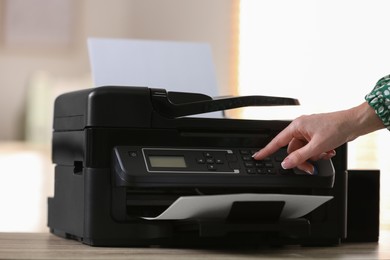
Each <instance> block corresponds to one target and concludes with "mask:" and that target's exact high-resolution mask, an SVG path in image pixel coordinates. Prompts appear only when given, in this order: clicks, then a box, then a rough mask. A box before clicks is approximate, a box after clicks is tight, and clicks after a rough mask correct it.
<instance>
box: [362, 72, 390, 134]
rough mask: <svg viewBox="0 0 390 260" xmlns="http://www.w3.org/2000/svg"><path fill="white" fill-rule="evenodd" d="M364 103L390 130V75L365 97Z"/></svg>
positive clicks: (382, 79) (381, 80)
mask: <svg viewBox="0 0 390 260" xmlns="http://www.w3.org/2000/svg"><path fill="white" fill-rule="evenodd" d="M366 101H367V102H368V104H370V106H371V107H372V108H374V109H375V112H376V114H377V115H378V116H379V118H380V119H381V120H382V122H383V124H384V125H385V126H386V128H387V129H388V130H390V75H387V76H385V77H383V78H381V79H380V80H379V81H378V82H377V83H376V85H375V87H374V89H373V90H372V91H371V92H370V93H369V94H367V95H366Z"/></svg>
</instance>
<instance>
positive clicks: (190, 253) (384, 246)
mask: <svg viewBox="0 0 390 260" xmlns="http://www.w3.org/2000/svg"><path fill="white" fill-rule="evenodd" d="M382 233H383V234H382ZM382 233H381V239H380V241H379V243H345V244H342V245H340V246H335V247H300V246H285V247H281V248H258V249H257V248H255V249H253V248H252V249H242V248H241V249H235V248H229V249H222V250H221V249H218V250H217V249H172V248H156V247H154V248H109V247H91V246H87V245H84V244H81V243H79V242H76V241H73V240H67V239H63V238H59V237H56V236H54V235H52V234H49V233H0V259H110V260H111V259H148V260H149V259H159V260H164V259H169V260H175V259H203V260H206V259H207V260H209V259H211V260H213V259H223V260H230V259H270V258H272V259H285V258H309V259H390V232H382Z"/></svg>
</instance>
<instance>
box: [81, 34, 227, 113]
mask: <svg viewBox="0 0 390 260" xmlns="http://www.w3.org/2000/svg"><path fill="white" fill-rule="evenodd" d="M88 51H89V59H90V63H91V70H92V78H93V82H94V85H95V86H96V87H98V86H133V87H149V88H162V89H166V90H167V91H180V92H195V93H202V94H206V95H209V96H211V97H217V96H219V94H218V86H217V79H216V75H215V68H214V64H213V59H212V53H211V48H210V46H209V45H208V44H207V43H193V42H174V41H150V40H131V39H107V38H90V39H88ZM204 116H207V117H214V118H215V117H218V118H220V117H222V112H214V113H207V114H204V115H203V116H202V117H204Z"/></svg>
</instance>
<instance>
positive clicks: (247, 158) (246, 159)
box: [242, 156, 253, 161]
mask: <svg viewBox="0 0 390 260" xmlns="http://www.w3.org/2000/svg"><path fill="white" fill-rule="evenodd" d="M242 159H243V160H244V161H252V160H253V158H252V156H243V157H242Z"/></svg>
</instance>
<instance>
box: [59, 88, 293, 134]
mask: <svg viewBox="0 0 390 260" xmlns="http://www.w3.org/2000/svg"><path fill="white" fill-rule="evenodd" d="M298 104H299V102H298V100H296V99H292V98H283V97H268V96H241V97H227V98H220V99H212V98H211V97H209V96H207V95H204V94H200V93H185V92H168V91H166V90H165V89H153V88H148V87H125V86H103V87H97V88H92V89H84V90H79V91H74V92H69V93H66V94H62V95H60V96H59V97H57V99H56V100H55V107H54V122H53V127H54V130H57V131H69V130H82V129H84V128H87V127H136V128H150V127H151V126H152V124H153V114H155V115H156V114H157V115H159V117H160V119H161V118H166V119H168V120H174V119H178V118H181V117H184V116H189V115H196V114H202V113H208V112H214V111H224V110H227V109H233V108H240V107H246V106H279V105H298Z"/></svg>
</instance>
